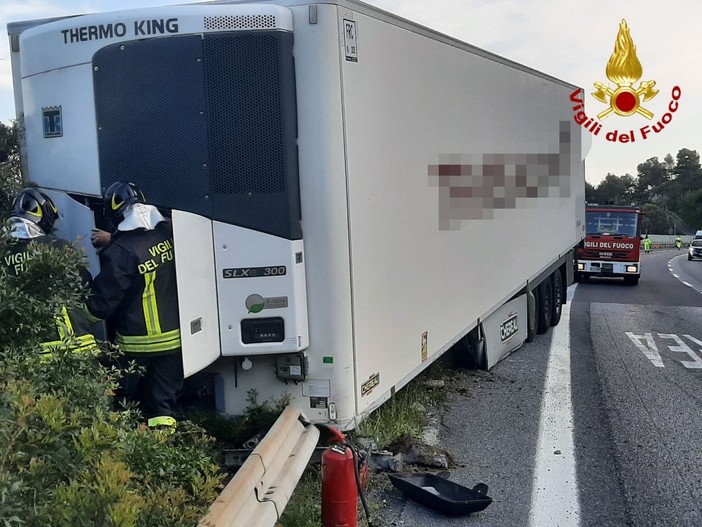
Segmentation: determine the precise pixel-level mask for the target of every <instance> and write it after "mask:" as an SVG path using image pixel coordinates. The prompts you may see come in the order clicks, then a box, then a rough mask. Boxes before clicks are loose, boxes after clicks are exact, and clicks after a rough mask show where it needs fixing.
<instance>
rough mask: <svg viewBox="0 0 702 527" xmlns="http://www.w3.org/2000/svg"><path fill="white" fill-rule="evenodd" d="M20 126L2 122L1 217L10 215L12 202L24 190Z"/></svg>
mask: <svg viewBox="0 0 702 527" xmlns="http://www.w3.org/2000/svg"><path fill="white" fill-rule="evenodd" d="M17 134H18V126H17V122H16V121H14V122H13V123H12V124H11V125H10V126H7V125H5V124H3V123H1V122H0V217H2V218H5V217H7V215H8V214H9V212H10V210H11V206H12V201H13V199H14V197H15V195H16V194H17V192H18V191H19V190H20V189H21V188H22V174H21V172H20V157H19V150H18V135H17Z"/></svg>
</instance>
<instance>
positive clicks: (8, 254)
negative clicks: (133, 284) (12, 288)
mask: <svg viewBox="0 0 702 527" xmlns="http://www.w3.org/2000/svg"><path fill="white" fill-rule="evenodd" d="M30 244H38V245H51V246H52V247H56V248H62V247H66V246H69V245H70V243H68V242H67V241H66V240H60V239H58V238H55V237H54V236H51V235H41V236H37V237H33V238H22V239H13V240H12V241H10V242H9V243H8V245H7V249H6V251H5V254H3V259H2V265H3V267H5V269H6V271H7V273H8V274H9V275H11V276H12V275H14V276H19V275H20V274H22V272H24V271H25V270H26V268H27V265H28V264H27V262H28V261H29V260H30V259H31V258H32V252H31V250H30V247H29V246H30ZM80 275H81V278H82V280H83V283H84V284H85V285H87V286H89V285H90V283H91V282H92V277H91V276H90V273H89V272H88V270H87V269H85V268H81V269H80ZM55 324H56V333H55V335H56V337H57V338H54V339H52V340H50V341H46V342H42V343H41V349H42V351H41V357H42V358H48V357H50V356H51V354H52V352H53V350H54V349H56V348H62V347H64V346H66V347H67V348H68V349H69V350H71V351H74V352H96V351H97V350H98V346H97V342H96V341H95V337H94V336H93V335H92V333H91V331H90V323H89V322H88V318H87V317H86V315H85V313H84V312H83V311H82V310H81V309H76V308H70V309H68V308H66V307H65V306H64V307H62V308H61V309H60V311H59V313H57V314H56V317H55Z"/></svg>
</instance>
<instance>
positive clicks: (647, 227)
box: [641, 203, 672, 234]
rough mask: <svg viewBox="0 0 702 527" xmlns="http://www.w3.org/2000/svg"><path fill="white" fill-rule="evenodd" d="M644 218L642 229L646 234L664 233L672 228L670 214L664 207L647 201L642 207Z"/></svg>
mask: <svg viewBox="0 0 702 527" xmlns="http://www.w3.org/2000/svg"><path fill="white" fill-rule="evenodd" d="M641 210H642V212H643V219H642V222H641V230H642V231H643V233H645V234H664V233H667V232H668V231H670V230H671V229H672V226H671V224H670V221H669V220H668V214H667V213H666V211H665V209H663V207H659V206H658V205H654V204H653V203H647V204H646V205H644V206H643V207H642V208H641Z"/></svg>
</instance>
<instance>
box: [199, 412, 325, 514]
mask: <svg viewBox="0 0 702 527" xmlns="http://www.w3.org/2000/svg"><path fill="white" fill-rule="evenodd" d="M299 418H300V410H299V409H298V408H296V407H294V406H288V407H287V408H286V409H285V410H284V411H283V413H282V414H281V415H280V417H278V420H277V421H276V422H275V423H274V424H273V426H272V427H271V429H270V430H269V431H268V433H267V434H266V435H265V437H264V438H263V439H262V440H261V442H260V443H259V444H258V445H257V446H256V448H255V449H254V450H253V452H251V455H250V456H249V457H248V458H247V460H246V461H245V462H244V464H243V465H242V466H241V468H240V469H239V470H238V471H237V473H236V474H235V475H234V477H233V478H232V479H231V481H230V482H229V483H228V484H227V486H226V487H224V489H223V490H222V492H221V493H220V495H219V497H218V498H217V499H216V500H215V502H214V503H213V504H212V505H211V506H210V510H209V511H208V512H207V515H205V517H204V518H202V520H200V523H199V524H198V527H235V526H241V525H246V526H247V527H272V526H273V525H275V524H276V522H277V521H278V520H279V519H280V517H281V515H282V514H283V510H284V509H285V506H286V505H287V503H288V501H289V500H290V497H291V496H292V493H293V491H294V490H295V486H296V485H297V482H298V481H299V480H300V477H301V476H302V473H303V472H304V470H305V467H306V466H307V463H308V461H309V459H310V457H311V456H312V453H313V452H314V449H315V446H316V445H317V440H318V439H319V430H318V429H317V428H316V427H315V426H314V425H304V424H303V423H302V422H300V420H299Z"/></svg>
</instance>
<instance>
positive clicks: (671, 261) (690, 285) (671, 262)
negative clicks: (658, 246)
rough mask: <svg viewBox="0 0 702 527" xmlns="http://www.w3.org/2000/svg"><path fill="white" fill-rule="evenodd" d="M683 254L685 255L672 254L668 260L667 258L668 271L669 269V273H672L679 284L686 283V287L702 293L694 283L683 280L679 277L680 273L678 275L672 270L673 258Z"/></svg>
mask: <svg viewBox="0 0 702 527" xmlns="http://www.w3.org/2000/svg"><path fill="white" fill-rule="evenodd" d="M683 256H685V255H684V254H678V255H677V256H673V257H672V258H671V259H670V260H668V271H670V274H672V275H673V276H674V277H675V278H677V279H678V280H679V281H680V283H681V284H683V285H686V286H687V287H689V288H690V289H692V290H693V291H697V292H698V293H700V294H702V291H700V290H699V289H697V288H696V287H695V286H694V285H692V284H690V283H688V282H685V281H684V280H683V279H682V278H680V275H678V274H677V273H676V272H675V271H673V260H675V259H677V258H682V257H683Z"/></svg>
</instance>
